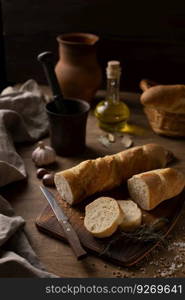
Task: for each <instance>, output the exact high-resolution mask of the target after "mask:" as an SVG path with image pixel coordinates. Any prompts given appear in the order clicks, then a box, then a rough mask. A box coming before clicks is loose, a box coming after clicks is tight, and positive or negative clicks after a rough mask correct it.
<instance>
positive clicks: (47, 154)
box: [32, 141, 56, 167]
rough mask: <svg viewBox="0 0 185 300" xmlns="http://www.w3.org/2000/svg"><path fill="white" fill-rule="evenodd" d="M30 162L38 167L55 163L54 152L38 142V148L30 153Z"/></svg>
mask: <svg viewBox="0 0 185 300" xmlns="http://www.w3.org/2000/svg"><path fill="white" fill-rule="evenodd" d="M32 160H33V161H34V163H35V164H36V166H38V167H42V166H46V165H49V164H52V163H54V162H55V161H56V153H55V150H54V149H53V148H52V147H50V146H46V145H45V144H44V142H43V141H40V142H38V147H37V148H36V149H35V150H34V151H33V152H32Z"/></svg>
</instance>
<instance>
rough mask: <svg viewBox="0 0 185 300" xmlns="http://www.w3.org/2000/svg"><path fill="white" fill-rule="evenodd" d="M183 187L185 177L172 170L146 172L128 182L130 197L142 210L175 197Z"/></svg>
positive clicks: (149, 208)
mask: <svg viewBox="0 0 185 300" xmlns="http://www.w3.org/2000/svg"><path fill="white" fill-rule="evenodd" d="M184 186H185V175H184V174H183V173H181V172H180V171H178V170H176V169H173V168H165V169H158V170H153V171H148V172H145V173H141V174H137V175H134V176H132V177H131V178H130V179H129V180H128V190H129V193H130V197H131V198H132V200H134V201H135V202H136V203H137V204H138V205H139V206H140V207H141V208H142V209H144V210H151V209H153V208H155V207H156V206H157V205H158V204H160V203H161V202H162V201H164V200H167V199H170V198H172V197H175V196H177V195H178V194H180V192H181V191H182V190H183V188H184Z"/></svg>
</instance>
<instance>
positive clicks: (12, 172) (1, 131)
mask: <svg viewBox="0 0 185 300" xmlns="http://www.w3.org/2000/svg"><path fill="white" fill-rule="evenodd" d="M44 108H45V98H44V96H43V95H42V92H41V91H40V89H39V86H38V85H37V83H36V82H35V81H34V80H29V81H27V82H26V83H25V84H24V85H23V86H21V87H20V88H19V89H15V88H11V87H9V88H6V89H5V90H4V91H3V92H2V93H1V96H0V187H1V186H4V185H6V184H8V183H11V182H13V181H17V180H21V179H24V178H25V177H26V176H27V175H26V170H25V166H24V162H23V160H22V158H21V157H20V156H19V155H18V153H17V152H16V149H15V146H14V143H21V142H35V141H37V140H38V139H40V138H41V137H42V136H44V135H46V134H47V132H48V120H47V115H46V112H45V109H44ZM24 224H25V221H24V219H23V218H22V217H20V216H15V215H14V213H13V210H12V208H11V206H10V204H9V203H8V202H7V201H6V200H5V199H4V198H3V197H2V196H0V277H43V278H44V277H57V276H55V275H53V274H50V273H48V272H46V271H45V269H44V267H43V266H42V264H41V263H40V262H39V260H38V258H37V256H36V254H35V253H34V251H33V249H32V247H31V245H30V243H29V240H28V238H27V236H26V234H25V231H24Z"/></svg>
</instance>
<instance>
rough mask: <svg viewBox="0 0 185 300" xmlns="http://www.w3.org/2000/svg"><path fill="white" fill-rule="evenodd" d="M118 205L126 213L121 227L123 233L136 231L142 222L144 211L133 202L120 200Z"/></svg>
mask: <svg viewBox="0 0 185 300" xmlns="http://www.w3.org/2000/svg"><path fill="white" fill-rule="evenodd" d="M118 204H119V206H120V208H121V210H122V212H123V213H124V216H123V219H122V222H121V224H120V227H121V229H122V230H123V231H126V232H127V231H128V232H129V231H134V230H136V229H137V228H138V227H139V226H140V225H141V222H142V211H141V209H140V208H139V207H138V206H137V204H136V203H135V202H134V201H132V200H119V201H118Z"/></svg>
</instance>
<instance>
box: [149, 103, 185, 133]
mask: <svg viewBox="0 0 185 300" xmlns="http://www.w3.org/2000/svg"><path fill="white" fill-rule="evenodd" d="M144 111H145V113H146V115H147V118H148V121H149V123H150V126H151V127H152V129H153V131H155V132H156V133H157V134H161V135H166V136H173V137H185V114H174V113H169V112H165V111H161V110H158V109H156V108H153V107H145V108H144Z"/></svg>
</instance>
